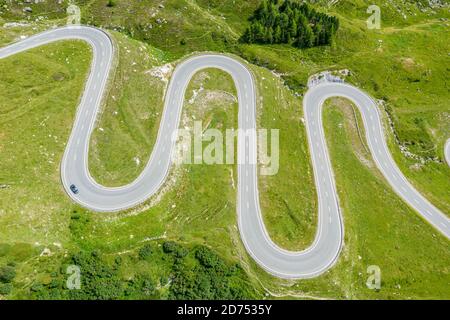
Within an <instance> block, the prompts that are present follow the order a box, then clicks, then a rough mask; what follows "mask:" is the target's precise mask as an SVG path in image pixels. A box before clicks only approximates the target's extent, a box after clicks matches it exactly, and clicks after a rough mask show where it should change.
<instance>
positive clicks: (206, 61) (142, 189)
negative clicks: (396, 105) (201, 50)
mask: <svg viewBox="0 0 450 320" xmlns="http://www.w3.org/2000/svg"><path fill="white" fill-rule="evenodd" d="M68 39H81V40H84V41H87V42H88V43H89V44H90V45H91V47H92V50H93V62H92V66H91V71H90V74H89V77H88V81H87V83H86V87H85V90H84V93H83V96H82V99H81V102H80V105H79V107H78V110H77V115H76V119H75V123H74V125H73V129H72V132H71V135H70V138H69V142H68V144H67V147H66V150H65V153H64V156H63V159H62V163H61V178H62V183H63V185H64V188H65V189H66V191H67V194H68V195H69V196H70V197H71V198H72V199H73V200H74V201H75V202H77V203H79V204H80V205H82V206H84V207H86V208H89V209H91V210H93V211H100V212H108V211H118V210H124V209H127V208H131V207H134V206H136V205H138V204H140V203H142V202H143V201H145V200H146V199H148V198H149V197H150V196H152V195H153V194H154V193H155V192H157V191H158V189H159V188H160V187H161V185H162V184H163V182H164V180H165V178H166V176H167V174H168V172H169V168H170V164H171V157H172V154H173V153H174V148H175V140H174V139H173V138H172V137H173V133H174V132H175V131H176V130H177V128H178V125H179V122H180V115H181V110H182V106H183V101H184V94H185V91H186V87H187V85H188V84H189V81H190V79H191V77H192V76H193V75H194V74H195V73H196V72H197V71H199V70H201V69H204V68H219V69H222V70H224V71H226V72H228V73H229V74H230V75H231V76H232V77H233V80H234V82H235V85H236V89H237V95H238V101H239V115H238V117H239V120H238V122H239V128H241V129H245V130H249V129H250V130H253V129H255V130H256V99H257V98H256V93H255V84H254V79H253V76H252V74H251V73H250V71H249V70H248V69H247V67H246V66H245V65H244V64H242V63H241V62H239V61H237V60H234V59H232V58H230V57H226V56H223V55H214V54H205V55H200V56H195V57H192V58H189V59H187V60H185V61H183V62H182V63H180V64H179V65H178V66H177V67H176V69H175V71H174V73H173V75H172V79H171V81H170V83H169V86H168V89H167V93H166V99H165V105H164V111H163V115H162V119H161V123H160V128H159V132H158V136H157V140H156V143H155V146H154V149H153V151H152V154H151V157H150V160H149V162H148V163H147V165H146V167H145V169H144V170H143V171H142V173H141V174H140V176H139V177H138V178H137V179H136V180H135V181H134V182H132V183H131V184H128V185H125V186H122V187H117V188H107V187H104V186H101V185H99V184H98V183H96V182H95V180H94V179H93V178H92V176H91V175H90V173H89V170H88V150H89V140H90V136H91V133H92V130H93V129H94V126H95V121H96V117H97V113H98V111H99V107H100V103H101V100H102V96H103V94H104V91H105V87H106V83H107V80H108V75H109V72H110V70H111V64H112V59H113V44H112V42H111V39H110V38H109V36H108V35H107V34H106V33H105V32H103V31H101V30H99V29H95V28H91V27H84V26H79V27H64V28H59V29H53V30H50V31H46V32H43V33H40V34H37V35H34V36H31V37H29V38H27V39H25V40H23V41H20V42H17V43H14V44H11V45H9V46H7V47H4V48H2V49H0V58H6V57H8V56H11V55H14V54H17V53H19V52H23V51H25V50H29V49H31V48H34V47H37V46H41V45H43V44H47V43H50V42H54V41H59V40H68ZM335 96H341V97H345V98H348V99H350V100H351V101H353V102H354V103H355V105H356V106H357V107H358V108H359V110H360V112H361V114H362V118H363V121H364V126H365V131H366V139H367V142H368V145H369V148H370V151H371V152H372V155H373V158H374V160H375V162H376V164H377V166H378V168H379V170H380V171H381V172H382V173H383V175H384V177H385V178H386V180H387V181H388V182H389V184H390V185H391V187H392V189H393V190H394V191H395V192H396V193H397V194H398V195H399V196H400V197H401V198H402V199H403V200H404V201H405V202H407V203H408V204H409V205H410V206H411V207H412V208H414V209H415V210H416V211H417V212H418V213H419V214H420V215H421V216H422V217H423V218H424V219H425V220H427V221H428V222H429V223H430V224H432V225H433V226H434V227H435V228H436V229H437V230H439V231H440V232H441V233H442V234H443V235H444V236H446V237H447V238H449V239H450V219H449V218H447V217H446V216H445V215H444V214H443V213H442V212H440V211H439V210H438V209H437V208H436V207H434V206H433V205H432V204H431V203H429V202H428V201H427V200H426V199H425V198H424V197H423V196H422V195H420V194H419V192H417V191H416V190H415V189H414V187H413V186H412V185H411V184H410V183H409V182H408V181H407V180H406V178H405V177H404V175H403V174H402V173H401V172H400V170H399V169H398V168H397V166H396V164H395V162H394V160H393V159H392V157H391V155H390V153H389V150H388V148H387V145H386V142H385V136H384V133H383V125H382V122H381V119H380V114H379V112H378V108H377V106H376V104H375V103H374V102H373V100H372V99H371V98H370V97H369V96H368V95H366V94H365V93H364V92H362V91H361V90H359V89H357V88H355V87H352V86H350V85H346V84H337V83H325V84H319V85H317V86H315V87H313V88H312V89H310V90H309V91H308V92H307V93H306V95H305V97H304V100H303V107H304V113H305V120H306V128H307V133H308V142H309V147H310V151H311V156H312V164H313V170H314V177H315V182H316V187H317V193H318V198H319V203H318V207H319V214H318V217H319V221H318V231H317V233H316V237H315V240H314V242H313V244H312V245H311V246H310V247H309V248H308V249H306V250H304V251H301V252H290V251H287V250H284V249H282V248H280V247H278V246H277V245H276V244H274V243H273V241H272V240H271V239H270V237H269V236H268V233H267V230H266V228H265V226H264V222H263V219H262V216H261V210H260V206H259V198H258V183H257V165H256V157H257V153H256V143H255V141H254V140H252V139H250V138H248V137H246V138H242V139H241V138H240V139H239V141H238V163H239V164H238V189H237V211H238V212H237V213H238V224H239V230H240V234H241V238H242V241H243V243H244V245H245V247H246V249H247V251H248V252H249V254H250V255H251V256H252V257H253V259H254V260H255V261H257V263H258V264H259V265H260V266H261V267H263V268H264V269H265V270H267V271H268V272H269V273H271V274H273V275H275V276H278V277H282V278H309V277H315V276H318V275H320V274H321V273H323V272H324V271H326V270H327V269H328V268H330V267H331V266H332V265H333V264H334V262H335V261H336V259H337V257H338V255H339V252H340V249H341V247H342V241H343V233H344V232H343V225H342V216H341V213H340V209H339V202H338V198H337V192H336V186H335V182H334V178H333V172H332V166H331V163H330V159H329V153H328V151H327V146H326V143H325V137H324V132H323V126H322V116H321V113H322V105H323V103H324V101H325V100H326V99H327V98H330V97H335ZM445 152H446V156H447V157H448V158H447V159H449V158H450V147H449V144H448V143H447V145H446V151H445ZM71 184H75V185H76V186H77V187H78V189H79V193H78V194H73V193H72V192H71V191H70V188H69V187H70V185H71Z"/></svg>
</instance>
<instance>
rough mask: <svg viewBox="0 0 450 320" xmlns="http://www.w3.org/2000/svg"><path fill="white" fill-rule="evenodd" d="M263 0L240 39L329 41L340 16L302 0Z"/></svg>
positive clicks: (304, 43) (310, 43) (314, 43)
mask: <svg viewBox="0 0 450 320" xmlns="http://www.w3.org/2000/svg"><path fill="white" fill-rule="evenodd" d="M278 2H279V1H278V0H263V1H262V3H261V5H260V6H259V7H258V9H256V11H255V12H254V14H253V16H252V17H251V18H250V26H249V27H248V28H247V29H246V30H245V32H244V34H243V36H242V38H241V40H242V41H243V42H246V43H261V44H272V43H287V44H291V45H293V46H296V47H298V48H310V47H313V46H321V45H329V44H331V41H332V39H333V36H334V34H335V33H336V31H337V29H338V28H339V20H338V19H337V18H336V17H332V16H328V15H326V14H324V13H321V12H317V11H316V10H314V9H313V8H311V7H309V6H308V5H307V4H305V3H298V2H293V1H291V0H285V1H284V2H283V3H282V4H279V3H278Z"/></svg>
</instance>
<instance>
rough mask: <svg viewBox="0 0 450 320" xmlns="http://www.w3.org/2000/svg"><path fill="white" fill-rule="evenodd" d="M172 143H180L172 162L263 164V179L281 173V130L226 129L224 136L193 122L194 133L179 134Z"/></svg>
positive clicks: (185, 130)
mask: <svg viewBox="0 0 450 320" xmlns="http://www.w3.org/2000/svg"><path fill="white" fill-rule="evenodd" d="M236 140H237V141H238V143H237V148H238V150H237V151H238V152H237V159H235V150H236V148H235V147H236ZM269 140H270V142H269ZM172 141H175V142H177V148H176V154H175V156H174V157H173V158H172V159H173V161H174V162H175V163H177V164H235V163H237V164H238V165H245V164H249V165H256V164H260V165H261V168H260V174H261V175H275V174H277V173H278V169H279V164H280V162H279V157H280V152H279V151H280V148H279V129H271V130H267V129H226V130H225V133H223V131H221V130H219V129H212V128H210V129H204V128H203V123H202V121H194V126H193V128H192V129H178V130H176V131H175V132H174V133H173V135H172ZM257 150H258V154H257Z"/></svg>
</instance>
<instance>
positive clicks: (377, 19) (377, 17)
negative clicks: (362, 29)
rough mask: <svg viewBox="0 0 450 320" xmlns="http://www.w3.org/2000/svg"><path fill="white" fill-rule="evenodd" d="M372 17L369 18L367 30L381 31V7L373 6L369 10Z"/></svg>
mask: <svg viewBox="0 0 450 320" xmlns="http://www.w3.org/2000/svg"><path fill="white" fill-rule="evenodd" d="M367 13H370V14H371V15H370V17H369V18H367V29H370V30H372V29H381V9H380V7H379V6H377V5H375V4H372V5H370V6H369V7H368V8H367Z"/></svg>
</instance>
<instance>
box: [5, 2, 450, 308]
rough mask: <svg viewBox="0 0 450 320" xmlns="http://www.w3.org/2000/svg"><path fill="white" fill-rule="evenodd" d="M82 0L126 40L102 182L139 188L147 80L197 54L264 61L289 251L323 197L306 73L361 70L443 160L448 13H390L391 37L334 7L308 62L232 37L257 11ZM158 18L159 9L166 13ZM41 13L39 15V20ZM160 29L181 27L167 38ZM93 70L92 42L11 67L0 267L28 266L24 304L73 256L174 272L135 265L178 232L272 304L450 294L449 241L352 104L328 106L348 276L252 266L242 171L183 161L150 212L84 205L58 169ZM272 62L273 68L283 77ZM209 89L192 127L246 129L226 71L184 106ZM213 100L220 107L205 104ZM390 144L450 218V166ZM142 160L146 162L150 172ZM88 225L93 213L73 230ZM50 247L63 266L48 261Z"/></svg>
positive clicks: (152, 83) (26, 30) (262, 181)
mask: <svg viewBox="0 0 450 320" xmlns="http://www.w3.org/2000/svg"><path fill="white" fill-rule="evenodd" d="M81 4H82V12H83V19H84V21H85V22H90V23H93V24H96V25H102V26H106V27H109V28H116V29H117V30H120V31H121V33H119V32H113V35H114V37H115V39H116V40H117V43H118V44H117V48H118V52H119V60H118V66H117V70H116V73H115V76H114V79H113V82H112V83H111V88H112V89H114V91H110V92H109V94H108V96H107V100H106V104H105V106H104V107H103V112H102V114H101V115H100V117H99V122H98V128H103V129H104V131H101V130H98V129H96V130H95V132H94V134H93V136H92V140H91V149H90V159H89V167H90V170H91V172H92V174H93V175H94V177H95V178H96V180H97V181H99V182H101V183H103V184H106V185H121V184H124V183H127V182H130V181H132V180H134V178H135V177H136V176H137V175H138V174H139V173H140V172H141V170H142V168H143V166H144V165H145V163H146V162H147V159H148V157H149V155H150V152H151V150H152V146H153V143H154V139H155V135H156V132H157V130H158V127H159V116H160V112H161V108H162V92H163V83H161V82H160V81H159V80H157V79H156V78H155V77H152V76H151V75H150V74H148V73H146V71H147V70H149V69H151V68H153V67H155V66H158V65H161V64H163V63H166V62H169V61H170V62H172V63H173V64H176V63H177V61H176V60H175V59H177V58H181V57H183V56H184V55H185V54H190V53H191V52H193V51H209V50H213V51H227V52H231V53H235V54H239V55H240V56H241V57H244V58H246V59H248V60H250V61H253V62H255V63H256V64H258V65H260V66H259V67H257V66H255V65H250V68H251V69H252V70H253V72H254V74H255V78H256V82H257V86H258V92H259V94H260V95H261V96H262V97H263V100H262V103H261V104H260V105H259V114H258V126H259V127H265V128H280V129H281V130H280V146H281V158H280V172H279V173H278V174H277V175H276V176H270V177H268V176H261V177H259V187H260V190H261V195H260V200H261V205H262V209H263V216H264V220H265V222H266V226H267V228H268V231H269V233H270V235H271V236H272V238H273V240H274V241H275V242H276V243H278V244H280V245H281V246H283V247H285V248H289V249H301V248H305V247H306V246H308V244H310V243H311V241H312V239H313V237H314V234H315V231H316V222H315V221H316V210H317V207H316V195H315V192H314V185H313V177H312V172H311V166H310V160H309V155H308V151H307V144H306V138H305V130H304V126H303V125H302V123H301V121H300V119H301V117H302V109H301V98H296V97H295V96H294V91H297V92H298V93H303V92H304V91H305V83H306V80H307V78H308V76H309V75H311V74H313V73H315V72H318V71H321V70H324V69H331V70H336V69H343V68H348V69H350V70H351V72H352V75H351V76H350V77H349V78H348V79H347V80H348V81H350V82H351V83H354V84H355V85H357V86H359V87H361V88H362V89H364V90H366V91H368V92H369V93H370V94H371V95H372V96H374V97H375V98H377V99H384V100H385V101H386V106H387V107H388V108H389V110H391V117H392V120H393V122H394V128H395V132H396V134H397V136H398V139H399V140H400V142H401V143H404V144H408V147H409V148H410V150H411V152H413V153H414V154H417V155H420V156H422V157H424V158H430V157H431V158H432V157H435V156H437V157H438V158H439V159H440V160H442V159H443V153H442V148H443V144H444V141H445V139H446V138H448V135H449V131H450V126H449V121H448V107H447V106H448V101H449V94H448V90H446V87H448V85H447V84H448V79H447V78H448V77H447V73H448V70H447V69H446V65H447V64H448V63H447V53H448V52H449V49H450V48H449V44H448V41H446V38H447V33H448V32H447V31H448V30H447V29H448V27H446V26H445V24H444V23H442V22H441V21H439V18H440V17H447V16H448V13H445V12H443V11H440V12H439V13H438V14H437V15H432V16H427V14H422V13H419V12H418V15H417V16H415V17H411V18H408V19H407V20H401V21H398V19H397V16H398V13H395V12H396V10H394V9H392V8H389V7H386V8H384V7H382V10H383V11H382V12H384V13H383V16H384V18H383V19H386V20H383V21H384V22H383V23H384V24H383V29H381V30H380V31H368V30H366V29H365V17H366V15H365V14H364V11H365V10H363V12H362V13H361V10H362V9H364V7H365V6H366V3H365V2H363V1H352V2H339V4H338V6H337V7H332V8H330V9H327V10H328V11H330V12H337V13H338V14H339V15H340V17H341V22H342V27H341V29H340V31H339V32H338V36H337V39H336V41H335V43H334V45H333V46H331V47H323V48H313V49H310V50H302V51H301V50H296V49H292V48H288V47H286V46H257V45H251V46H248V45H241V44H238V43H237V42H236V41H235V34H239V33H240V32H241V31H242V29H244V28H245V23H242V21H244V20H245V19H246V17H247V16H249V15H250V14H251V12H252V11H253V8H254V7H256V5H257V1H248V2H246V3H245V5H244V4H240V7H239V9H238V10H237V9H236V7H235V6H234V5H233V4H232V1H231V0H230V1H212V2H209V1H208V2H206V1H202V0H198V1H175V0H171V1H166V2H165V3H164V6H165V7H164V8H159V6H158V3H154V2H150V1H142V2H136V3H134V2H133V3H131V2H126V1H117V4H116V6H114V7H112V8H106V7H105V6H106V1H89V2H83V3H81ZM36 6H45V4H37V5H36ZM405 6H409V4H405ZM39 10H41V9H39ZM42 10H45V7H42ZM152 10H158V13H157V14H156V15H155V16H154V17H152V16H151V15H152V12H153V11H152ZM34 11H35V13H36V15H38V13H39V11H38V9H36V10H34ZM414 12H416V11H414ZM8 14H10V15H4V14H0V23H2V22H5V21H10V20H13V19H15V20H17V19H18V17H20V15H22V13H21V11H16V12H15V13H8ZM222 16H223V17H225V19H223V18H222ZM55 18H58V19H60V20H51V21H50V22H48V23H47V22H41V23H39V24H35V23H32V24H30V26H29V27H20V28H8V29H5V28H2V29H0V45H3V44H6V43H8V42H9V41H11V40H13V39H15V38H17V37H18V36H19V35H20V34H31V33H33V32H36V30H33V29H32V28H33V27H35V26H36V27H37V28H38V29H37V30H40V29H41V28H45V27H46V25H48V24H50V23H51V22H52V21H54V22H56V23H61V22H62V21H64V15H63V14H62V13H59V14H58V15H56V16H55ZM158 18H164V19H166V20H167V21H168V22H167V23H162V24H161V27H159V24H158V23H156V19H158ZM219 20H220V21H221V22H220V23H218V21H219ZM149 24H152V29H149ZM124 34H127V35H130V36H131V37H134V38H136V39H138V40H143V41H144V42H145V43H141V42H138V41H135V40H132V39H131V38H128V37H126V36H124ZM169 35H170V36H169ZM182 40H184V41H183V43H184V44H181V41H182ZM379 40H382V42H379ZM155 47H157V48H159V49H162V50H158V49H155ZM430 51H432V52H433V55H430ZM66 57H68V58H69V62H70V63H69V64H67V63H66V61H65V59H66ZM74 57H77V59H74ZM89 60H90V53H89V49H88V47H87V46H86V45H85V44H82V43H79V42H65V43H58V44H52V45H49V46H46V47H42V48H39V49H35V50H34V51H29V52H27V53H24V54H21V55H17V56H15V57H11V58H9V59H7V60H2V61H0V71H1V72H0V75H1V76H0V79H1V80H0V89H1V90H0V101H2V103H0V124H1V129H2V130H1V131H0V151H1V152H0V160H1V161H0V168H1V170H0V172H1V174H0V184H8V185H10V187H9V188H7V189H0V210H1V211H0V225H1V227H0V231H1V232H0V266H1V265H2V264H4V263H6V262H8V261H16V262H17V263H18V266H17V271H18V274H17V277H16V279H15V280H14V285H15V288H16V289H15V290H14V292H13V295H12V297H20V298H25V297H29V294H30V291H29V289H30V287H31V286H32V285H33V283H48V282H49V281H50V280H51V276H50V274H51V273H52V272H53V271H54V270H58V268H59V267H60V263H61V261H63V260H64V254H65V249H67V250H68V251H69V252H73V251H74V250H78V249H83V250H87V251H93V250H99V252H101V254H102V255H105V256H106V257H107V260H108V259H109V260H111V261H112V260H114V259H115V257H116V256H117V255H118V254H121V255H125V256H126V257H125V258H124V262H123V265H124V266H123V270H127V271H123V272H124V274H123V277H124V278H126V277H127V276H129V275H132V274H135V273H138V272H141V271H144V270H148V271H149V272H150V273H151V274H153V275H154V276H156V275H157V274H164V272H165V270H166V269H167V268H168V266H167V265H166V264H165V263H162V264H161V265H159V264H158V266H155V267H154V268H155V269H153V267H152V266H149V265H148V264H146V263H140V264H136V263H135V260H133V259H134V258H133V257H132V256H133V255H134V254H136V252H137V250H138V249H139V248H140V247H141V246H142V245H143V243H145V242H147V241H151V242H153V241H154V242H156V240H149V239H154V238H158V237H167V238H168V239H172V240H176V241H178V242H180V243H183V244H185V245H188V246H190V245H195V244H204V245H207V246H210V247H212V248H213V249H214V250H216V251H217V252H218V253H219V254H220V255H221V256H222V257H224V259H226V260H227V261H230V262H232V263H234V262H240V263H241V264H242V265H243V266H244V268H245V270H246V271H247V274H248V275H249V276H250V277H251V279H252V280H251V281H253V283H254V285H255V288H258V290H259V288H260V285H259V283H261V285H262V286H264V287H266V288H267V289H268V290H270V292H272V293H273V294H274V296H273V297H276V296H284V297H286V295H288V294H290V295H292V296H294V297H297V298H323V297H330V298H392V299H397V298H448V293H447V292H446V289H447V287H448V282H449V270H448V265H449V254H448V241H447V240H445V239H443V237H442V236H440V235H439V234H437V232H436V231H435V230H434V229H432V228H431V227H430V226H429V225H428V224H427V223H426V222H424V221H423V220H422V219H421V218H420V217H419V216H418V215H417V214H416V213H415V212H413V211H412V210H411V209H409V208H408V207H407V206H406V205H405V204H404V203H403V202H402V201H401V200H400V199H399V198H398V197H397V196H396V195H395V194H394V193H393V192H392V191H391V189H390V187H389V186H388V185H387V184H386V182H385V181H384V179H383V178H382V176H381V175H380V173H379V172H378V171H377V170H376V169H375V168H374V165H373V162H372V161H371V158H370V155H369V154H367V153H366V152H365V151H364V150H363V148H362V147H361V145H360V142H359V138H358V137H357V136H356V134H355V129H354V127H355V125H354V122H352V121H353V120H349V119H353V116H352V113H351V112H349V111H348V110H349V109H348V108H343V109H339V110H344V111H343V112H344V113H343V112H342V111H339V110H336V109H335V108H333V109H330V108H326V111H325V115H324V116H325V126H326V132H327V142H328V144H329V148H330V152H331V158H332V162H333V166H334V168H335V174H336V182H337V187H338V191H339V197H340V199H341V206H342V208H343V214H344V220H345V237H346V239H345V247H344V250H343V252H342V255H341V257H340V259H339V261H338V263H337V265H336V266H335V267H334V268H333V269H331V270H330V271H329V272H327V273H326V274H325V275H323V276H321V277H319V278H317V279H312V280H304V281H294V282H287V281H282V280H278V279H275V278H273V277H271V276H269V275H268V274H267V273H265V272H264V271H262V270H261V269H260V268H259V267H258V266H257V265H256V264H255V263H254V262H253V261H252V260H251V259H250V258H249V257H248V255H247V254H246V252H245V250H244V248H243V246H242V244H241V241H240V238H239V233H238V230H237V226H236V210H235V201H236V200H235V199H236V198H235V197H236V195H235V190H234V189H233V186H232V185H233V180H234V182H235V183H236V174H235V171H236V170H235V167H234V166H228V165H227V166H194V165H192V166H189V165H188V166H177V167H175V168H174V169H173V170H172V171H171V174H170V176H169V179H168V184H167V186H166V187H164V188H163V189H162V190H161V191H160V192H159V193H158V194H157V195H156V196H155V197H153V198H152V199H150V200H149V201H148V202H147V203H146V204H144V205H143V206H141V207H140V208H138V209H135V210H130V211H127V212H123V213H119V214H102V215H96V214H92V213H91V212H88V211H86V210H84V209H82V208H79V207H78V206H76V205H74V204H72V203H71V202H70V201H69V200H68V199H67V197H66V196H65V194H64V192H63V190H62V187H61V185H60V181H59V163H60V159H61V157H62V153H63V150H64V142H65V141H66V140H67V138H68V135H69V132H70V128H71V125H72V123H73V115H74V112H75V108H76V105H77V101H78V99H79V95H80V93H81V88H82V85H83V81H84V79H85V77H86V74H87V73H86V72H87V69H88V67H89ZM134 62H136V64H134ZM261 66H266V67H268V68H269V69H276V70H277V71H278V72H280V73H281V74H282V76H281V78H278V77H275V76H274V75H273V74H272V73H271V72H270V71H268V70H267V69H266V68H263V67H261ZM135 70H136V71H135ZM16 74H24V75H25V76H23V77H21V78H18V77H16V76H15V75H16ZM62 75H63V76H62ZM205 75H206V76H205ZM283 82H285V83H287V84H288V85H289V86H290V87H291V88H292V89H293V90H294V91H291V90H288V89H287V88H286V87H285V86H283ZM200 84H202V85H203V87H204V88H205V91H204V93H202V94H201V95H199V97H198V98H197V100H196V102H195V103H194V104H192V105H191V104H186V105H185V108H184V111H183V120H184V124H185V125H186V126H190V125H191V124H192V121H193V117H195V118H196V119H203V120H204V124H206V123H208V125H209V126H210V127H216V128H219V129H223V128H230V127H235V126H236V121H237V114H236V110H237V109H236V108H237V106H236V103H235V102H233V101H232V100H230V99H224V98H223V97H224V96H225V97H230V95H229V94H225V93H224V92H228V93H230V94H231V95H233V94H235V89H234V86H233V85H232V82H231V79H230V78H229V77H228V76H227V75H225V74H223V73H222V72H219V71H213V70H205V71H204V72H202V73H199V74H197V75H196V76H195V77H194V79H193V82H192V83H191V84H190V86H189V88H188V91H187V96H186V99H187V100H189V99H190V97H191V93H192V90H193V89H198V88H199V86H200ZM393 84H395V85H393ZM17 88H19V90H17ZM69 88H70V90H69ZM148 88H151V89H148ZM207 92H210V93H212V95H211V96H212V97H213V98H208V95H207V94H206V93H207ZM113 96H114V97H113ZM214 97H215V98H214ZM29 98H31V99H30V100H28V99H29ZM6 102H8V103H6ZM335 104H339V105H343V103H342V102H336V103H335ZM344 104H345V103H344ZM206 105H207V107H206ZM116 112H117V113H116ZM344 114H345V117H344ZM385 115H386V113H385ZM44 120H45V121H44ZM42 121H44V125H43V126H41V125H40V124H41V123H42ZM340 124H343V125H340ZM329 132H336V134H333V135H331V134H328V133H329ZM49 135H50V136H49ZM55 136H56V137H58V139H57V141H56V140H55V138H54V137H55ZM387 136H388V139H389V143H390V148H391V151H392V153H393V155H394V158H395V159H396V161H397V163H398V164H399V166H400V168H401V169H402V171H403V172H404V173H405V175H406V176H407V177H408V178H409V179H410V181H411V182H412V183H413V184H414V185H415V186H416V187H417V188H418V189H419V190H420V191H421V192H423V193H424V194H425V195H426V196H427V197H428V198H429V199H430V200H431V201H432V202H433V203H434V204H435V205H437V206H438V207H439V208H440V209H442V210H443V211H444V212H445V213H449V205H450V199H449V195H448V192H447V190H449V189H450V185H449V183H450V179H449V176H450V169H449V168H448V166H447V165H446V164H445V163H442V162H436V163H434V162H427V163H426V164H424V165H419V166H417V165H416V163H417V161H416V160H412V159H409V158H407V157H405V156H403V155H402V154H401V152H400V151H399V147H398V144H397V143H396V142H395V141H394V139H393V134H392V133H390V132H389V133H388V134H387ZM294 138H295V139H294ZM287 146H289V147H287ZM430 147H431V148H430ZM288 150H291V152H288ZM19 155H20V156H19ZM135 157H138V158H139V160H140V162H139V164H138V165H137V164H136V161H135V159H134V158H135ZM205 177H208V179H206V180H205V179H204V178H205ZM42 190H45V192H43V191H42ZM362 190H364V192H362ZM74 212H76V213H74ZM77 215H80V216H81V218H80V219H73V217H74V216H77ZM71 217H72V218H71ZM60 244H61V246H62V248H63V249H60V248H59V246H60ZM44 248H49V249H50V250H51V251H52V253H53V256H52V257H50V258H48V257H39V254H40V253H41V252H42V251H43V249H44ZM128 254H129V255H130V257H128V256H127V255H128ZM371 264H377V265H379V266H380V267H381V272H382V281H383V283H382V289H381V291H380V292H374V291H371V290H368V289H367V288H366V286H365V281H366V278H367V275H366V268H367V266H368V265H371ZM35 270H36V271H35ZM166 271H167V270H166ZM30 275H32V276H30ZM257 283H258V284H257ZM447 291H448V290H447Z"/></svg>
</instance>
